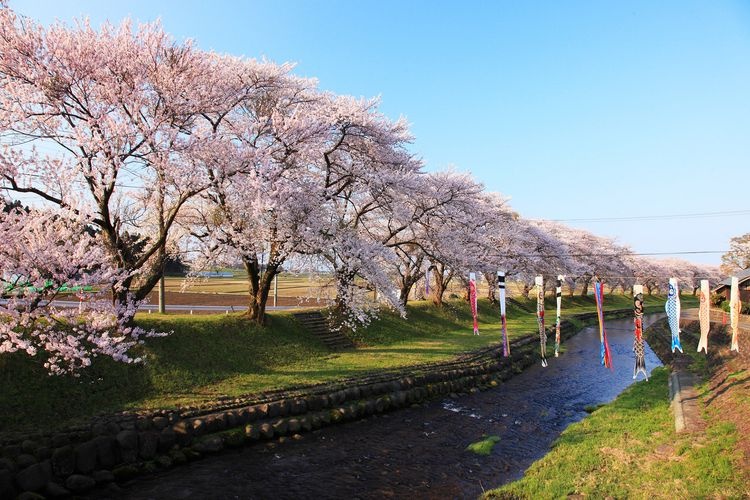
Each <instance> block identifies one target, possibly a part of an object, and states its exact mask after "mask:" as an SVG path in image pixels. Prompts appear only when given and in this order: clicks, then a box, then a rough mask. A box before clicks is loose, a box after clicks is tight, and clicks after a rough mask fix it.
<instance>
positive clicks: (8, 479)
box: [0, 469, 16, 498]
mask: <svg viewBox="0 0 750 500" xmlns="http://www.w3.org/2000/svg"><path fill="white" fill-rule="evenodd" d="M15 496H16V488H15V486H14V485H13V473H12V472H11V471H9V470H8V469H0V498H13V497H15Z"/></svg>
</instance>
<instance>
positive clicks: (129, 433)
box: [115, 430, 138, 450]
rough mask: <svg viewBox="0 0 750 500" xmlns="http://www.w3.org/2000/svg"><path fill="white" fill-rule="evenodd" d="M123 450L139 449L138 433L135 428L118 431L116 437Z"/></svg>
mask: <svg viewBox="0 0 750 500" xmlns="http://www.w3.org/2000/svg"><path fill="white" fill-rule="evenodd" d="M115 439H116V440H117V444H119V445H120V449H122V450H136V449H138V433H137V432H135V431H133V430H123V431H120V432H118V433H117V436H116V438H115Z"/></svg>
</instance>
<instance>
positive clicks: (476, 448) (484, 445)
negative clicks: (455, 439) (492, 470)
mask: <svg viewBox="0 0 750 500" xmlns="http://www.w3.org/2000/svg"><path fill="white" fill-rule="evenodd" d="M499 442H500V436H487V435H484V436H483V439H482V440H481V441H477V442H476V443H471V444H470V445H469V446H467V447H466V451H470V452H472V453H476V454H477V455H484V456H488V455H489V454H490V453H492V448H493V447H494V446H495V445H496V444H497V443H499Z"/></svg>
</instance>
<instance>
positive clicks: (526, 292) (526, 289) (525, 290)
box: [521, 283, 531, 299]
mask: <svg viewBox="0 0 750 500" xmlns="http://www.w3.org/2000/svg"><path fill="white" fill-rule="evenodd" d="M530 293H531V287H530V286H529V285H528V283H524V284H523V290H521V295H523V297H524V298H526V299H528V298H529V294H530Z"/></svg>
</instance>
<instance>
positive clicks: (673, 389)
mask: <svg viewBox="0 0 750 500" xmlns="http://www.w3.org/2000/svg"><path fill="white" fill-rule="evenodd" d="M696 382H697V379H696V377H695V375H693V374H692V373H690V372H689V371H687V370H684V369H676V370H675V371H673V372H672V375H670V377H669V399H670V401H671V407H672V412H673V413H674V428H675V431H677V432H700V431H702V430H703V429H704V427H705V422H704V421H703V419H702V418H701V410H700V404H699V402H698V391H697V390H696V389H695V384H696Z"/></svg>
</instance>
